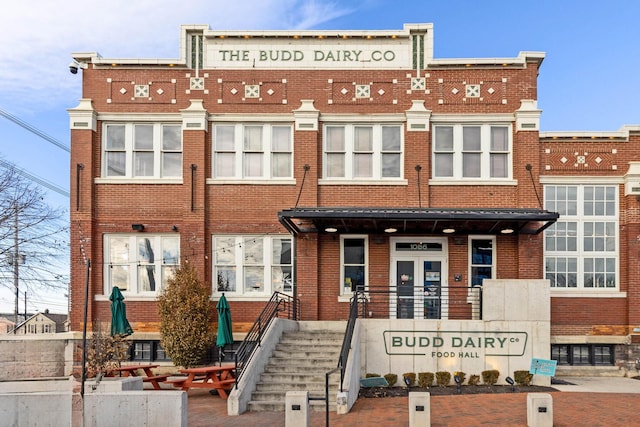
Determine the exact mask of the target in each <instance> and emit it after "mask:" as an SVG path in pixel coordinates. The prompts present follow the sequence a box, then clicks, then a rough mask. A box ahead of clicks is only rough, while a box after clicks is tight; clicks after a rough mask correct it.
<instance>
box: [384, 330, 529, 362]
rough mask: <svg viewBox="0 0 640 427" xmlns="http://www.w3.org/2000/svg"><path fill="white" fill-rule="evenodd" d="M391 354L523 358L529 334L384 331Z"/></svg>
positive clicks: (432, 356)
mask: <svg viewBox="0 0 640 427" xmlns="http://www.w3.org/2000/svg"><path fill="white" fill-rule="evenodd" d="M383 336H384V344H385V350H386V352H387V354H388V355H390V356H393V355H396V356H399V355H404V356H406V355H411V356H427V357H431V358H434V359H440V358H459V359H479V358H483V357H485V356H522V355H524V352H525V349H526V347H527V338H528V334H527V333H526V332H493V331H482V332H475V331H384V332H383Z"/></svg>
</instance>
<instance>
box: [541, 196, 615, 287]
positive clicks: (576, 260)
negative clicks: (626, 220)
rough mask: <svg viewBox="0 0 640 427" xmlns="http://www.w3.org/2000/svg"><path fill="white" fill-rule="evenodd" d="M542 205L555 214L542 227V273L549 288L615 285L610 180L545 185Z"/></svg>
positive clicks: (612, 198) (613, 220) (613, 199)
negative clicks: (556, 216)
mask: <svg viewBox="0 0 640 427" xmlns="http://www.w3.org/2000/svg"><path fill="white" fill-rule="evenodd" d="M544 191H545V195H544V200H545V208H546V209H548V210H549V211H555V212H558V213H559V214H560V219H558V221H557V222H556V223H555V224H553V225H552V226H550V227H549V228H548V229H547V230H545V239H544V243H545V246H544V250H545V275H546V278H547V279H549V280H550V282H551V287H552V288H565V289H566V288H573V289H594V288H616V287H617V286H618V284H617V271H618V266H617V259H618V242H617V234H618V196H617V187H616V186H615V185H545V187H544Z"/></svg>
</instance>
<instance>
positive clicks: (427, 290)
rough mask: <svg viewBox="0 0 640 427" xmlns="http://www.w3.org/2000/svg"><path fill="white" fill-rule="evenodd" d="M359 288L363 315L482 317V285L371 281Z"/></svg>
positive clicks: (432, 317)
mask: <svg viewBox="0 0 640 427" xmlns="http://www.w3.org/2000/svg"><path fill="white" fill-rule="evenodd" d="M359 292H362V295H363V296H362V298H364V303H363V304H362V305H361V307H362V310H361V312H362V313H361V317H363V318H387V319H388V318H389V317H390V315H391V314H392V313H394V315H393V317H396V318H423V319H462V320H464V319H468V320H471V319H475V320H481V319H482V304H483V293H482V286H474V287H467V286H439V285H438V286H424V285H419V286H402V287H399V286H390V285H368V286H366V287H364V288H363V289H362V290H360V291H359ZM405 316H407V317H405ZM416 316H418V317H416Z"/></svg>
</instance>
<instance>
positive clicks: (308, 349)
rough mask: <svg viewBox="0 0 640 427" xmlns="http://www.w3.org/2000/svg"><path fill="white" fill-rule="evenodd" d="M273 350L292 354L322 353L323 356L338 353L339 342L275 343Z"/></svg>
mask: <svg viewBox="0 0 640 427" xmlns="http://www.w3.org/2000/svg"><path fill="white" fill-rule="evenodd" d="M275 351H281V352H286V353H291V354H292V355H296V354H305V355H306V354H314V353H315V354H321V355H322V354H324V355H326V356H325V357H328V356H329V355H333V354H340V344H337V345H336V344H333V343H327V344H314V345H304V344H296V343H291V344H278V345H276V348H275V350H274V352H275Z"/></svg>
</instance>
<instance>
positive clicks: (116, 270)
mask: <svg viewBox="0 0 640 427" xmlns="http://www.w3.org/2000/svg"><path fill="white" fill-rule="evenodd" d="M104 259H105V265H104V268H105V272H104V280H105V289H104V292H105V295H109V294H110V293H111V289H112V288H113V287H114V286H117V287H119V288H120V290H121V291H122V292H124V293H129V294H142V295H144V294H147V295H152V294H158V293H160V292H161V291H162V289H163V288H164V287H165V286H166V284H167V282H168V280H169V279H170V278H171V277H173V273H174V271H175V269H176V268H177V267H178V266H179V263H180V238H179V237H178V236H176V235H175V234H169V235H163V234H157V235H154V234H146V233H144V234H142V235H141V233H137V234H106V235H105V236H104Z"/></svg>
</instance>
